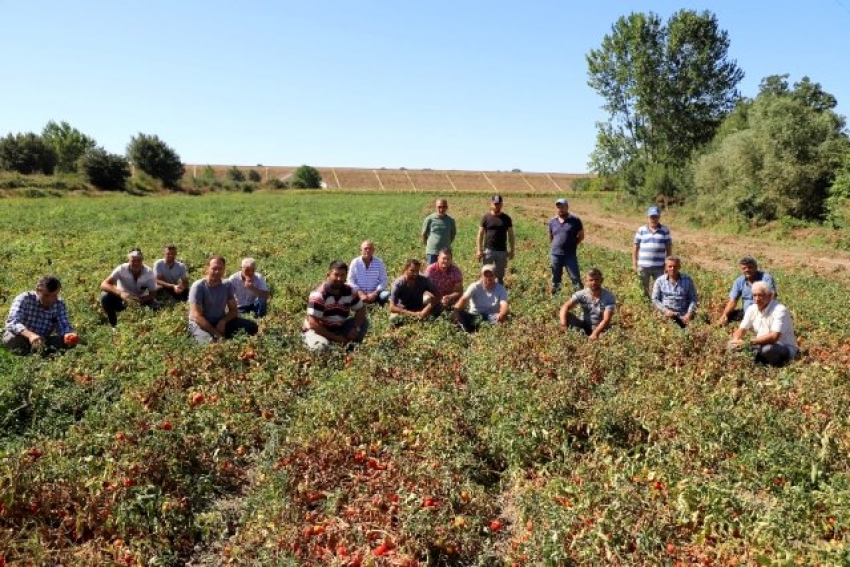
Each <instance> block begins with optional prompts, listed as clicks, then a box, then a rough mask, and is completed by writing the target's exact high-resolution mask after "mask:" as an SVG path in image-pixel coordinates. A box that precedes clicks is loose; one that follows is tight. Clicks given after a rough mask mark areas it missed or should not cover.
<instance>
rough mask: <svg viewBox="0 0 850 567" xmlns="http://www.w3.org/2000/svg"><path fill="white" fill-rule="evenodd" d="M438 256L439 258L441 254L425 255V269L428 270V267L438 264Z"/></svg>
mask: <svg viewBox="0 0 850 567" xmlns="http://www.w3.org/2000/svg"><path fill="white" fill-rule="evenodd" d="M437 256H439V254H425V267H426V268H427V267H428V266H430V265H431V264H433V263H434V262H436V261H437Z"/></svg>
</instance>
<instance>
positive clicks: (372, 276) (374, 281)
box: [345, 256, 387, 293]
mask: <svg viewBox="0 0 850 567" xmlns="http://www.w3.org/2000/svg"><path fill="white" fill-rule="evenodd" d="M345 283H347V284H348V285H350V286H353V287H356V288H357V289H358V290H360V291H362V292H363V293H372V292H373V291H383V290H385V289H387V267H386V266H385V265H384V262H383V260H381V259H380V258H378V257H377V256H372V261H371V262H369V267H368V268H367V267H366V263H365V262H364V261H363V256H358V257H356V258H354V259H353V260H352V261H351V263H350V264H349V265H348V278H347V279H346V282H345Z"/></svg>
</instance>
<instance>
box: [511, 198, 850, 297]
mask: <svg viewBox="0 0 850 567" xmlns="http://www.w3.org/2000/svg"><path fill="white" fill-rule="evenodd" d="M521 206H522V207H523V208H524V209H526V211H527V212H528V213H531V215H533V216H535V217H539V218H540V221H541V222H546V220H547V219H549V218H551V217H552V216H553V214H554V212H555V210H554V209H555V208H554V206H553V205H551V204H550V203H546V204H543V203H541V202H540V201H538V200H537V199H534V200H528V201H524V202H523V203H522V205H521ZM570 212H572V213H573V214H576V215H578V216H579V217H581V220H582V221H583V223H584V225H585V231H586V233H587V243H588V244H592V245H594V246H602V247H605V248H609V249H612V250H619V251H623V252H629V251H631V249H632V237H633V236H634V233H635V230H636V229H637V227H638V226H639V225H640V224H641V223H643V222H645V219H636V218H635V217H634V216H633V215H618V214H615V213H610V212H608V211H602V210H600V209H599V208H597V207H596V206H594V203H592V202H580V201H578V200H576V201H573V202H571V203H570ZM672 217H673V215H667V214H662V222H664V223H665V224H668V225H669V226H670V227H671V230H672V233H673V241H674V249H675V252H676V253H677V254H680V255H681V256H682V258H683V260H684V261H685V262H687V263H689V264H696V265H699V266H700V267H702V268H705V269H709V270H712V271H718V272H721V273H722V272H736V271H737V262H738V259H739V258H740V257H741V256H743V255H745V254H750V255H752V256H754V257H755V258H756V260H758V262H759V265H760V266H764V267H765V268H767V269H768V270H769V269H770V268H772V267H773V268H781V269H783V270H795V271H805V270H810V271H812V272H813V273H815V274H817V275H819V276H823V277H831V278H835V279H838V280H841V281H843V282H846V283H850V253H848V252H843V251H840V250H831V249H828V248H826V247H824V248H815V247H812V246H805V245H802V244H800V242H799V241H795V239H794V238H793V237H792V238H789V239H783V240H775V239H771V238H770V237H767V238H765V237H762V238H760V237H758V236H755V235H732V234H714V233H710V232H708V231H699V230H694V229H688V228H683V227H682V226H681V225H680V224H678V223H676V220H675V218H672ZM802 232H803V231H802V230H801V231H800V233H801V234H802Z"/></svg>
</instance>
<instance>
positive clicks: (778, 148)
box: [694, 75, 850, 220]
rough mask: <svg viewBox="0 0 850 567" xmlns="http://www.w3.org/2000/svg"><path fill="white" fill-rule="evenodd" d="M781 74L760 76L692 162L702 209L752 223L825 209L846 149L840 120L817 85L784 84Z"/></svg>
mask: <svg viewBox="0 0 850 567" xmlns="http://www.w3.org/2000/svg"><path fill="white" fill-rule="evenodd" d="M786 78H787V75H774V76H771V77H767V78H765V79H764V80H763V81H762V82H761V87H760V92H759V94H758V96H757V97H756V98H755V99H753V100H746V101H742V102H741V104H739V106H738V108H737V109H736V110H735V112H734V113H732V114H731V115H730V116H729V117H728V118H727V119H726V121H725V122H724V124H723V125H722V126H721V128H720V129H719V131H718V135H717V137H716V138H715V141H714V143H713V144H712V145H711V148H710V149H709V150H708V151H706V152H705V153H704V154H703V155H702V156H701V157H700V158H699V159H698V160H696V162H695V163H694V188H695V189H696V191H697V192H698V193H699V194H700V199H701V200H702V202H703V203H704V205H705V206H704V207H702V209H704V210H706V211H724V212H728V213H737V214H738V215H740V216H742V217H744V218H747V219H756V220H772V219H776V218H780V217H783V216H791V217H794V218H802V219H822V218H824V217H825V216H826V214H827V213H828V212H829V203H828V202H827V198H828V197H829V196H830V187H831V185H832V183H833V181H834V179H835V172H836V170H838V169H839V168H840V166H841V164H842V162H843V161H844V160H845V159H846V157H845V156H846V155H848V150H849V149H850V144H848V140H847V136H846V134H845V133H844V124H845V120H844V117H843V116H840V115H838V114H836V113H835V112H834V110H833V108H835V106H836V100H835V97H834V96H832V95H831V94H829V93H826V92H824V91H823V89H822V88H821V86H820V84H818V83H812V82H811V81H810V80H809V78H808V77H804V78H803V80H802V81H800V82H799V83H796V84H795V85H794V87H793V88H789V87H788V82H787V80H786Z"/></svg>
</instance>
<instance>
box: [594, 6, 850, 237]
mask: <svg viewBox="0 0 850 567" xmlns="http://www.w3.org/2000/svg"><path fill="white" fill-rule="evenodd" d="M730 45H731V40H730V38H729V34H728V33H727V32H726V31H724V30H722V29H721V28H720V26H719V23H718V21H717V18H716V17H715V15H714V14H712V13H711V12H709V11H703V12H700V13H698V12H695V11H692V10H680V11H679V12H676V13H674V14H673V15H672V16H671V17H670V18H669V19H668V20H667V21H666V22H665V21H663V20H662V19H661V17H659V16H658V15H657V14H653V13H648V14H647V13H632V14H630V15H628V16H623V17H621V18H619V19H618V20H617V22H616V23H615V24H614V25H613V26H612V29H611V32H610V33H609V34H607V35H606V36H605V37H604V38H603V40H602V44H601V45H600V47H598V48H597V49H593V50H591V51H590V52H589V53H588V54H587V56H586V60H587V65H588V76H589V78H588V84H589V86H590V87H591V88H592V89H594V90H595V91H596V92H597V93H598V94H599V95H600V96H601V97H602V98H603V100H604V104H603V106H602V108H603V109H604V110H606V111H607V113H608V119H607V121H605V122H599V123H597V139H596V145H595V149H594V150H593V153H592V154H591V156H590V161H589V164H588V165H589V168H590V170H591V171H592V172H594V173H597V174H598V178H597V179H595V180H593V181H592V182H590V184H591V186H592V187H593V188H597V189H620V190H623V191H625V192H627V193H630V194H632V195H634V196H635V197H636V198H638V199H640V200H642V201H644V202H645V201H648V200H656V199H658V200H663V202H665V203H668V202H671V201H672V202H687V203H688V204H692V205H693V207H692V209H691V210H692V211H693V212H694V213H695V214H696V215H698V216H700V217H702V218H703V219H704V220H705V221H706V222H713V221H716V220H718V218H719V217H725V218H730V217H731V218H732V219H733V220H738V221H741V222H745V223H760V222H767V221H771V220H775V219H781V218H784V217H790V218H793V219H802V220H807V221H819V222H821V221H827V222H832V223H833V224H836V225H844V226H847V225H849V224H850V214H848V198H849V197H850V142H848V135H847V131H846V128H845V127H846V121H845V118H844V117H843V116H841V115H839V114H837V113H836V112H835V108H836V106H837V100H836V98H835V96H833V95H832V94H830V93H828V92H826V91H825V90H824V89H823V88H822V87H821V85H820V84H819V83H817V82H814V81H812V80H811V79H810V78H809V77H803V78H802V79H801V80H800V81H798V82H795V83H793V84H789V77H788V75H787V74H786V75H771V76H768V77H765V78H764V79H762V81H761V83H760V86H759V92H758V94H757V95H756V96H755V97H752V98H747V97H743V96H741V94H740V93H739V92H738V90H737V85H738V84H739V83H740V81H741V80H742V79H743V77H744V72H743V70H742V69H741V68H740V67H739V66H738V65H737V63H736V62H735V61H734V60H733V59H732V58H731V57H730V54H729V49H730Z"/></svg>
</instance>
